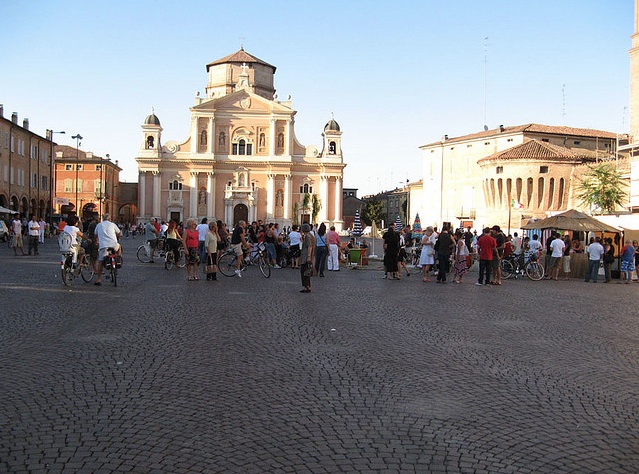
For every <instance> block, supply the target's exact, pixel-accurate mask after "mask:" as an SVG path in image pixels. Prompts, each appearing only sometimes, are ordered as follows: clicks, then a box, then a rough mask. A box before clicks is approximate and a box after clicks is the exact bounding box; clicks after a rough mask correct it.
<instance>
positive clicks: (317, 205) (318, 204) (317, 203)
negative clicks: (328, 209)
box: [311, 194, 322, 223]
mask: <svg viewBox="0 0 639 474" xmlns="http://www.w3.org/2000/svg"><path fill="white" fill-rule="evenodd" d="M320 209H322V201H321V200H320V198H319V197H318V196H317V194H313V197H312V198H311V215H312V216H313V222H314V223H317V215H318V214H319V211H320Z"/></svg>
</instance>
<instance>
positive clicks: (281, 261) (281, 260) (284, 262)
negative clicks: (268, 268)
mask: <svg viewBox="0 0 639 474" xmlns="http://www.w3.org/2000/svg"><path fill="white" fill-rule="evenodd" d="M277 264H278V265H279V266H280V267H282V268H286V265H288V260H287V259H286V256H285V255H282V256H280V258H279V260H278V261H277Z"/></svg>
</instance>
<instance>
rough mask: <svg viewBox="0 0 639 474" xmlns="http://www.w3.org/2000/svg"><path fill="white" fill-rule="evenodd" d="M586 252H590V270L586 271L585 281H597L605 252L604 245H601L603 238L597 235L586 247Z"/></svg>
mask: <svg viewBox="0 0 639 474" xmlns="http://www.w3.org/2000/svg"><path fill="white" fill-rule="evenodd" d="M586 252H588V272H587V273H586V279H585V280H584V281H585V282H586V283H588V282H589V281H590V280H591V279H592V282H593V283H597V277H598V276H599V264H600V262H601V257H602V256H603V255H604V253H605V250H604V248H603V245H601V239H600V238H599V237H597V238H596V239H595V241H594V242H592V243H591V244H590V245H588V247H586Z"/></svg>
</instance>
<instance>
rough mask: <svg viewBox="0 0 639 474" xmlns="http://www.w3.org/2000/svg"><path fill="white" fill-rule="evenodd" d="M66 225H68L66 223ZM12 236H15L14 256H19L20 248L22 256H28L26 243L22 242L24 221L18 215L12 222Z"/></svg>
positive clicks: (10, 228)
mask: <svg viewBox="0 0 639 474" xmlns="http://www.w3.org/2000/svg"><path fill="white" fill-rule="evenodd" d="M65 225H66V223H65ZM9 230H10V232H11V235H12V236H13V245H12V247H13V254H14V255H15V256H17V255H18V248H19V249H20V251H21V252H22V255H26V253H24V243H23V241H22V221H21V220H20V215H19V214H16V215H15V217H14V218H13V220H12V221H11V226H10V227H9Z"/></svg>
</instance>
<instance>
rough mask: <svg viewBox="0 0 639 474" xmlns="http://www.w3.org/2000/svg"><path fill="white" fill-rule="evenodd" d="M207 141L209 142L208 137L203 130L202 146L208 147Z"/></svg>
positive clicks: (201, 136) (201, 135)
mask: <svg viewBox="0 0 639 474" xmlns="http://www.w3.org/2000/svg"><path fill="white" fill-rule="evenodd" d="M207 140H208V137H207V134H206V130H202V133H201V134H200V145H202V146H206V142H207Z"/></svg>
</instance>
